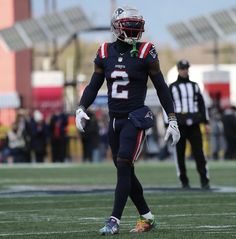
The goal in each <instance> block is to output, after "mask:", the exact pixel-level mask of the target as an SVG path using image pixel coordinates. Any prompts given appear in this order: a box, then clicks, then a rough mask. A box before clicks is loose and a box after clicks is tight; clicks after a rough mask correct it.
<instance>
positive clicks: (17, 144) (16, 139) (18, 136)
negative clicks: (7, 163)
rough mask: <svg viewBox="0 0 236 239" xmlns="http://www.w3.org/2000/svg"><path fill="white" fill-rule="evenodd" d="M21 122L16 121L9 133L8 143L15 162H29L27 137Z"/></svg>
mask: <svg viewBox="0 0 236 239" xmlns="http://www.w3.org/2000/svg"><path fill="white" fill-rule="evenodd" d="M25 136H26V135H25V133H24V130H23V128H22V127H21V126H20V124H19V122H15V123H14V124H13V125H12V128H11V129H10V130H9V131H8V133H7V138H6V145H7V147H8V149H9V154H10V156H11V157H12V158H13V162H14V163H23V162H28V160H27V159H26V137H25Z"/></svg>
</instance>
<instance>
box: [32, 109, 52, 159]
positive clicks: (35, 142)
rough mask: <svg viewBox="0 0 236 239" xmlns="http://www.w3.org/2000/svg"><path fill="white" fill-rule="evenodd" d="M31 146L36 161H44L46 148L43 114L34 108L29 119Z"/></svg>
mask: <svg viewBox="0 0 236 239" xmlns="http://www.w3.org/2000/svg"><path fill="white" fill-rule="evenodd" d="M30 126H31V147H32V150H33V152H34V155H35V160H36V162H37V163H42V162H44V159H45V156H46V148H47V136H48V134H47V126H46V123H45V121H44V118H43V114H42V113H41V112H40V111H38V110H35V111H34V114H33V118H32V119H31V125H30Z"/></svg>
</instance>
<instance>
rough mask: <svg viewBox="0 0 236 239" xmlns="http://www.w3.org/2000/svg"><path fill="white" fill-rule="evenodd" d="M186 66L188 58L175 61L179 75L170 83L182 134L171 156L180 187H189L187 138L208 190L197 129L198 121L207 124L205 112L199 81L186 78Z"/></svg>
mask: <svg viewBox="0 0 236 239" xmlns="http://www.w3.org/2000/svg"><path fill="white" fill-rule="evenodd" d="M189 67H190V64H189V62H188V61H187V60H180V61H179V62H178V63H177V69H178V78H177V80H176V81H175V82H173V83H172V84H170V86H169V88H170V93H171V95H172V99H173V102H174V105H175V112H176V117H177V119H178V125H179V130H180V135H181V138H180V140H179V142H178V143H177V145H176V152H174V158H175V161H176V163H177V174H178V177H179V180H180V182H181V184H182V188H186V189H188V188H190V184H189V179H188V176H187V171H186V166H185V147H186V140H188V141H189V142H190V144H191V148H192V154H193V157H194V159H195V161H196V167H197V171H198V173H199V176H200V183H201V188H202V189H209V188H210V185H209V178H208V171H207V166H206V159H205V156H204V153H203V143H202V135H201V131H200V123H205V124H207V123H208V113H207V110H206V108H205V103H204V99H203V97H202V94H201V92H200V89H199V86H198V84H197V83H196V82H193V81H191V80H190V79H189V71H188V70H189Z"/></svg>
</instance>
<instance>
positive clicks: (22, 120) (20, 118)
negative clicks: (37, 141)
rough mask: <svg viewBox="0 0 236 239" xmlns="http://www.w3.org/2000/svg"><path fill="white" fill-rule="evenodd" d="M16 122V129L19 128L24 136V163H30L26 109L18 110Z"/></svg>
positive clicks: (27, 114) (28, 127) (29, 139)
mask: <svg viewBox="0 0 236 239" xmlns="http://www.w3.org/2000/svg"><path fill="white" fill-rule="evenodd" d="M16 122H17V124H18V127H19V128H21V131H22V132H23V134H24V139H25V159H24V162H26V163H30V162H31V143H30V141H31V138H30V135H31V132H30V117H29V112H28V110H26V109H19V110H18V112H17V116H16Z"/></svg>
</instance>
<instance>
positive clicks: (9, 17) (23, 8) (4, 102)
mask: <svg viewBox="0 0 236 239" xmlns="http://www.w3.org/2000/svg"><path fill="white" fill-rule="evenodd" d="M0 6H1V7H0V29H3V28H6V27H10V26H12V25H13V24H14V23H15V22H17V21H21V20H24V19H28V18H30V14H31V6H30V0H23V1H19V0H0ZM31 71H32V60H31V50H24V51H20V52H10V51H8V49H7V48H6V47H5V45H4V44H3V43H2V42H0V99H1V102H0V122H1V123H3V124H8V125H10V124H11V123H12V122H13V121H14V120H15V112H16V108H17V107H18V106H22V107H24V108H30V107H31V98H32V97H31V94H32V91H31Z"/></svg>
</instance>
